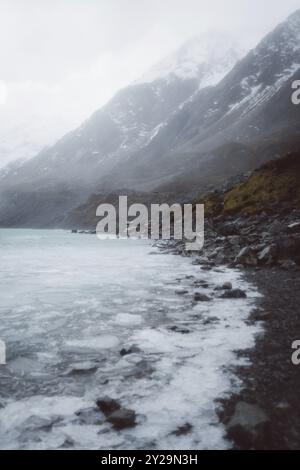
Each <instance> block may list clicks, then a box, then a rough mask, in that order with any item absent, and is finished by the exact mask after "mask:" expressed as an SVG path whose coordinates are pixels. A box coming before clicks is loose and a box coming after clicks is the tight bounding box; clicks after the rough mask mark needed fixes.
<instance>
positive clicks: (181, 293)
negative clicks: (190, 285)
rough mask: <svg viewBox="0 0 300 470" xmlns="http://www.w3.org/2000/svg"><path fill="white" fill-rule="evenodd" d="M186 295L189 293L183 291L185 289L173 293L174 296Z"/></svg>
mask: <svg viewBox="0 0 300 470" xmlns="http://www.w3.org/2000/svg"><path fill="white" fill-rule="evenodd" d="M188 293H189V291H188V290H185V289H178V290H176V291H175V294H176V295H186V294H188Z"/></svg>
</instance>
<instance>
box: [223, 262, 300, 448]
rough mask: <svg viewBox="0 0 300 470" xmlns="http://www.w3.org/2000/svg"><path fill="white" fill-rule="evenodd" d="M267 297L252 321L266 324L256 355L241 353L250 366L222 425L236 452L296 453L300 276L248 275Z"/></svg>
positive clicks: (299, 435)
mask: <svg viewBox="0 0 300 470" xmlns="http://www.w3.org/2000/svg"><path fill="white" fill-rule="evenodd" d="M245 275H246V278H247V279H248V280H251V282H252V283H254V284H255V285H256V286H257V288H258V290H259V291H260V293H261V294H263V296H262V298H261V300H260V301H259V302H258V305H257V308H256V310H255V311H254V312H253V314H252V315H251V317H250V319H249V321H250V322H263V326H264V335H263V336H259V337H258V338H257V340H256V347H255V349H253V350H249V351H246V352H245V351H244V352H242V353H240V354H241V355H242V356H243V357H246V358H247V359H249V361H250V366H247V367H239V368H237V369H236V371H235V372H236V374H237V375H238V377H239V378H240V379H241V380H242V382H243V384H244V385H243V389H242V391H241V392H240V393H238V394H237V395H233V396H232V397H231V398H230V399H229V400H225V401H223V402H222V411H221V412H220V418H221V421H222V422H223V423H224V424H225V425H226V427H227V431H228V437H229V439H230V440H232V441H233V443H234V447H235V448H236V449H257V450H260V449H262V450H269V449H272V450H288V449H291V450H295V449H299V447H300V402H299V387H300V370H299V366H295V365H293V364H292V361H291V356H292V352H293V350H292V343H293V341H295V340H297V339H299V338H300V315H299V305H300V276H299V271H289V272H288V273H286V272H285V271H283V270H282V269H279V268H278V267H275V268H272V269H266V268H263V269H260V270H257V269H255V270H253V269H251V270H250V271H248V272H246V273H245Z"/></svg>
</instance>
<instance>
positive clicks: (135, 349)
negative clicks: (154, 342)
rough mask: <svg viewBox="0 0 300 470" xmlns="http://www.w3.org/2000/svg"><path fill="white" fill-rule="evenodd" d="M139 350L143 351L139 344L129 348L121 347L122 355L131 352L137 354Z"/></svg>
mask: <svg viewBox="0 0 300 470" xmlns="http://www.w3.org/2000/svg"><path fill="white" fill-rule="evenodd" d="M139 352H141V350H140V349H139V348H138V347H137V346H132V347H131V348H129V349H125V348H123V349H121V351H120V356H122V357H124V356H129V354H135V353H139Z"/></svg>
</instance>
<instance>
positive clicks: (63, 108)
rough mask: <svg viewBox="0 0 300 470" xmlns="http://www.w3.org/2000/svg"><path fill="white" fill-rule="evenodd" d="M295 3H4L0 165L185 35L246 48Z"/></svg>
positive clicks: (54, 132) (66, 126) (63, 127)
mask: <svg viewBox="0 0 300 470" xmlns="http://www.w3.org/2000/svg"><path fill="white" fill-rule="evenodd" d="M298 7H299V0H286V1H285V2H282V0H277V1H276V0H275V1H274V0H273V1H272V0H264V2H261V1H258V0H226V1H224V0H223V1H221V0H210V1H204V0H163V1H162V0H43V1H41V0H26V1H25V0H0V64H1V69H0V166H3V164H5V163H6V162H8V161H10V160H12V159H14V158H18V157H23V156H24V157H28V156H31V154H32V153H34V152H35V151H37V150H38V149H39V148H40V147H42V146H43V145H47V144H51V143H52V142H54V141H55V140H56V139H57V138H58V137H60V136H62V135H63V134H64V133H65V132H67V131H69V130H71V129H72V128H74V127H75V126H77V125H79V124H80V123H81V121H82V120H84V119H86V118H87V117H88V116H89V115H90V114H91V113H92V112H93V111H94V110H96V109H97V108H99V107H100V106H101V105H103V104H104V103H105V102H106V101H107V100H108V99H109V98H110V97H111V96H112V95H113V94H114V93H115V91H116V90H118V89H119V88H121V87H123V86H126V85H127V84H129V83H130V82H132V81H133V80H135V79H137V78H139V76H140V75H142V74H143V73H144V72H145V71H146V70H147V69H148V68H149V67H151V66H152V65H153V64H154V63H155V62H157V61H158V60H160V59H161V58H162V57H163V56H165V55H166V54H168V53H169V52H171V51H173V50H174V49H176V48H177V47H178V46H180V45H181V44H182V43H183V42H184V41H186V40H187V39H189V38H190V37H192V36H195V35H198V34H200V33H202V32H204V31H207V30H212V29H213V30H217V31H218V30H225V31H230V32H231V33H232V34H234V35H235V36H236V37H237V38H238V40H239V41H240V42H241V43H242V44H243V45H244V46H245V47H247V48H251V47H253V46H254V45H255V44H256V43H257V42H258V41H259V40H260V39H261V37H262V36H263V35H264V34H266V33H267V32H268V31H269V30H271V29H272V28H273V27H274V26H275V25H276V24H277V23H279V22H280V21H282V20H284V19H285V17H286V16H288V15H289V14H290V13H292V12H293V11H294V10H296V9H297V8H298ZM24 142H25V144H26V145H25V146H24V145H23V144H24Z"/></svg>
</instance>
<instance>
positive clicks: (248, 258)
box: [235, 246, 258, 266]
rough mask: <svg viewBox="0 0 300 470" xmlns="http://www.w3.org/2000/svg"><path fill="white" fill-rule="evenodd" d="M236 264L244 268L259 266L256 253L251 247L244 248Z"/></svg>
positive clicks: (236, 259)
mask: <svg viewBox="0 0 300 470" xmlns="http://www.w3.org/2000/svg"><path fill="white" fill-rule="evenodd" d="M235 263H236V264H242V265H244V266H257V264H258V260H257V256H256V253H255V251H254V250H253V249H252V248H251V247H249V246H246V247H244V248H242V250H241V251H240V252H239V254H238V255H237V257H236V258H235Z"/></svg>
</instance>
